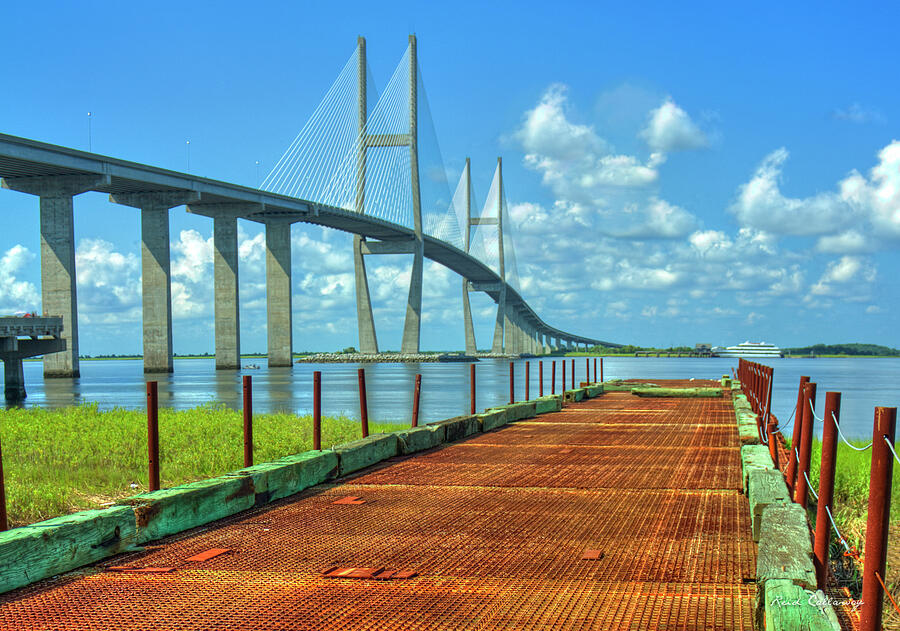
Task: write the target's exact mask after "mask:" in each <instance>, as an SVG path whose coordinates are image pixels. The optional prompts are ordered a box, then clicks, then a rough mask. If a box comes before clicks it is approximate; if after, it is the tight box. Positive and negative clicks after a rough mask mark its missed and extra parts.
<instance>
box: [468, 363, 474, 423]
mask: <svg viewBox="0 0 900 631" xmlns="http://www.w3.org/2000/svg"><path fill="white" fill-rule="evenodd" d="M469 401H471V405H470V413H471V414H475V364H471V365H470V366H469Z"/></svg>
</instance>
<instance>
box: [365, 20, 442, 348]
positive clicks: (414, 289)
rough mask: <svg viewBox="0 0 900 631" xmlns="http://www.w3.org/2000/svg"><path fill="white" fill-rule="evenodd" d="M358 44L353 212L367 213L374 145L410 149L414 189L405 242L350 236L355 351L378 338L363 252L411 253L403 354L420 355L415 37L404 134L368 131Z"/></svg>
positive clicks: (422, 251) (420, 229) (420, 250)
mask: <svg viewBox="0 0 900 631" xmlns="http://www.w3.org/2000/svg"><path fill="white" fill-rule="evenodd" d="M357 45H358V55H357V60H358V62H357V63H358V91H357V94H358V98H359V103H358V105H359V114H358V127H359V141H358V145H357V158H356V210H357V212H359V213H363V214H364V213H365V212H366V206H365V202H366V197H365V191H366V155H367V152H368V150H369V149H374V148H378V147H409V162H410V171H411V173H410V182H411V187H412V210H413V237H412V238H411V239H409V240H407V241H390V242H367V241H366V239H365V238H364V237H361V236H355V237H354V238H353V263H354V270H355V275H356V317H357V321H358V324H359V350H360V351H361V352H363V353H377V352H378V339H377V337H376V334H375V319H374V317H373V315H372V300H371V297H370V294H369V281H368V276H367V274H366V263H365V255H367V254H412V255H413V267H412V274H411V276H410V280H409V297H408V299H407V303H406V319H405V321H404V324H403V340H402V342H401V345H400V351H401V352H402V353H418V352H419V341H420V332H421V323H422V271H423V266H424V255H425V241H424V231H423V226H422V202H421V195H420V192H419V152H418V133H417V127H418V89H417V82H418V76H417V70H418V65H417V63H418V62H417V60H416V36H415V35H410V36H409V130H408V133H405V134H404V133H388V134H370V133H368V131H367V128H366V124H367V120H366V119H367V107H368V104H367V101H366V40H365V38H364V37H360V38H358V40H357Z"/></svg>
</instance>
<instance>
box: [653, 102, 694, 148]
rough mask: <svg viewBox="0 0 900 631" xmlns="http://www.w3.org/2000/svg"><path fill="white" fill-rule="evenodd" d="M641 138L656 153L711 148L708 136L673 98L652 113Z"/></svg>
mask: <svg viewBox="0 0 900 631" xmlns="http://www.w3.org/2000/svg"><path fill="white" fill-rule="evenodd" d="M640 136H641V137H642V138H643V139H644V140H646V141H647V144H648V145H649V146H650V148H651V149H653V150H654V151H665V152H670V151H684V150H688V149H701V148H703V147H707V146H709V140H708V139H707V138H706V134H704V133H703V132H702V131H701V130H700V128H699V127H697V125H696V124H695V123H694V121H692V120H691V117H690V116H688V114H687V112H685V111H684V110H683V109H681V108H680V107H678V105H676V104H675V101H673V100H672V99H671V98H668V99H666V100H665V101H664V102H663V104H662V105H660V106H659V107H658V108H656V109H654V110H652V111H651V112H650V114H649V116H648V120H647V126H646V127H644V129H642V130H641V132H640Z"/></svg>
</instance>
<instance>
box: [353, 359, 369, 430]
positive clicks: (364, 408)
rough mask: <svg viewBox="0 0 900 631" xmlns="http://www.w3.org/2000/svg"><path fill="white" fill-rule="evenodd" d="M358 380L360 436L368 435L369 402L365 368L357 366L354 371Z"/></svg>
mask: <svg viewBox="0 0 900 631" xmlns="http://www.w3.org/2000/svg"><path fill="white" fill-rule="evenodd" d="M356 376H357V380H358V381H359V424H360V426H361V427H362V437H363V438H365V437H366V436H368V435H369V403H368V401H367V400H366V369H365V368H359V369H357V371H356Z"/></svg>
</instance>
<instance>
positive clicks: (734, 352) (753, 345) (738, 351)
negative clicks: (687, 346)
mask: <svg viewBox="0 0 900 631" xmlns="http://www.w3.org/2000/svg"><path fill="white" fill-rule="evenodd" d="M712 353H713V355H717V356H719V357H747V358H754V357H756V358H758V357H762V358H766V357H784V353H783V352H782V350H781V349H780V348H778V347H777V346H775V345H774V344H768V343H766V342H741V343H740V344H738V345H737V346H727V347H725V348H722V347H721V346H717V347H715V348H713V349H712Z"/></svg>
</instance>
